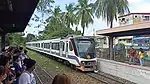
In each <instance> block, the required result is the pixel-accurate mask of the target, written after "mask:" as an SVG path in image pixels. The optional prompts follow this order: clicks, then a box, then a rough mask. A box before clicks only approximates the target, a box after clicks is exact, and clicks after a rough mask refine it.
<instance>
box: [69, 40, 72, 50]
mask: <svg viewBox="0 0 150 84" xmlns="http://www.w3.org/2000/svg"><path fill="white" fill-rule="evenodd" d="M69 50H70V51H73V46H72V44H71V42H69Z"/></svg>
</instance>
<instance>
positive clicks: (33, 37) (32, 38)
mask: <svg viewBox="0 0 150 84" xmlns="http://www.w3.org/2000/svg"><path fill="white" fill-rule="evenodd" d="M35 38H36V37H35V35H33V34H30V33H29V34H28V35H27V37H26V41H27V42H30V41H33V40H35Z"/></svg>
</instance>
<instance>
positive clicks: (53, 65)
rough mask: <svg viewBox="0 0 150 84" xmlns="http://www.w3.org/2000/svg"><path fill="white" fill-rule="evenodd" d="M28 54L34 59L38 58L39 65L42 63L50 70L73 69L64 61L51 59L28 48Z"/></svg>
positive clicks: (42, 65) (55, 71)
mask: <svg viewBox="0 0 150 84" xmlns="http://www.w3.org/2000/svg"><path fill="white" fill-rule="evenodd" d="M28 55H29V56H30V57H31V58H32V59H34V60H36V62H37V64H38V65H40V66H41V67H43V68H44V69H46V70H50V71H52V72H54V73H59V72H63V71H71V69H70V68H69V67H66V66H65V65H63V64H62V63H59V62H57V61H55V60H52V59H50V58H48V57H46V56H43V55H41V54H39V53H37V52H34V51H31V50H28Z"/></svg>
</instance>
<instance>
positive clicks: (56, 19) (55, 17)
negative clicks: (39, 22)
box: [46, 6, 62, 32]
mask: <svg viewBox="0 0 150 84" xmlns="http://www.w3.org/2000/svg"><path fill="white" fill-rule="evenodd" d="M60 12H61V10H60V7H59V6H57V7H55V8H54V11H53V12H52V15H51V16H50V17H49V18H48V19H47V20H46V21H47V22H49V24H48V27H49V28H50V30H51V31H52V32H53V31H55V30H57V29H58V26H60V25H61V23H62V22H61V13H60ZM47 29H48V28H47Z"/></svg>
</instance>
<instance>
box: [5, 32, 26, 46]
mask: <svg viewBox="0 0 150 84" xmlns="http://www.w3.org/2000/svg"><path fill="white" fill-rule="evenodd" d="M25 42H26V40H25V38H24V37H22V35H21V34H18V33H8V34H7V35H6V45H10V44H19V45H24V44H25Z"/></svg>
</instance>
